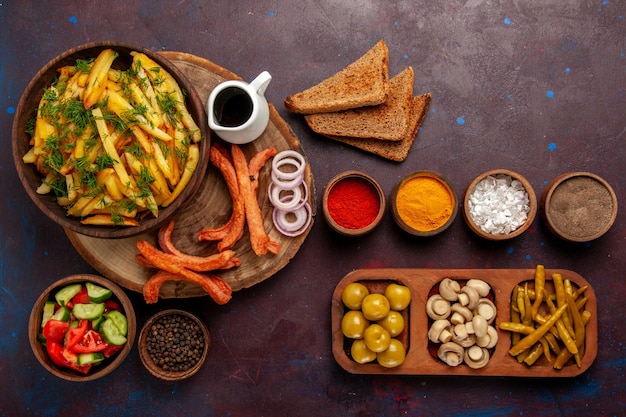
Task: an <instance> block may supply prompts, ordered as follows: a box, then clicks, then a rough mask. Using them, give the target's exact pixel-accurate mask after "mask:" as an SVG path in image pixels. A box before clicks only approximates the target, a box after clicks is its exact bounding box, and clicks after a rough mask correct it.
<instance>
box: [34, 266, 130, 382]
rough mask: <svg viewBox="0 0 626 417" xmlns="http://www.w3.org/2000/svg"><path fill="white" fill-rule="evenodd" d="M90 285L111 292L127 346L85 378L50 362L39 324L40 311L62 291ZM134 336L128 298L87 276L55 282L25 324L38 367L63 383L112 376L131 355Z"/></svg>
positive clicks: (108, 283)
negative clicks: (123, 324) (122, 317)
mask: <svg viewBox="0 0 626 417" xmlns="http://www.w3.org/2000/svg"><path fill="white" fill-rule="evenodd" d="M85 282H92V283H94V284H96V285H99V286H101V287H105V288H108V289H109V290H111V291H112V292H113V296H112V297H111V300H113V301H116V302H118V303H119V304H120V305H121V307H122V310H123V311H122V312H123V313H124V315H125V316H126V320H127V321H128V334H127V335H126V339H127V342H126V344H125V345H124V347H123V348H122V350H120V351H119V352H117V353H115V354H113V356H111V357H110V358H108V359H105V361H104V362H102V363H100V364H99V365H94V366H93V367H92V369H91V370H90V372H89V373H88V374H87V375H84V374H81V373H79V372H76V371H74V370H72V369H66V368H63V367H60V366H58V365H56V364H55V363H54V362H52V359H50V356H49V355H48V352H47V350H46V347H45V346H44V345H43V344H42V343H41V342H40V341H39V338H38V337H39V334H40V333H41V332H42V327H41V321H42V318H43V310H44V305H45V303H46V301H54V295H55V294H56V292H57V291H59V290H60V289H61V288H63V287H65V286H67V285H70V284H77V283H85ZM136 332H137V324H136V319H135V310H134V309H133V305H132V304H131V302H130V300H129V299H128V296H127V295H126V294H125V293H124V291H123V290H122V289H121V288H120V287H118V286H117V285H115V284H114V283H112V282H111V281H109V280H108V279H106V278H103V277H100V276H97V275H90V274H77V275H71V276H68V277H65V278H62V279H60V280H58V281H57V282H55V283H53V284H52V285H50V286H49V287H48V288H46V289H45V290H44V291H43V292H42V293H41V295H40V296H39V298H38V299H37V301H35V305H34V306H33V309H32V310H31V313H30V319H29V321H28V339H29V340H30V347H31V348H32V350H33V353H34V354H35V357H36V358H37V360H38V361H39V363H41V365H42V366H43V367H44V368H46V369H47V370H48V371H50V373H51V374H53V375H55V376H58V377H59V378H62V379H66V380H68V381H74V382H86V381H93V380H94V379H98V378H102V377H103V376H105V375H108V374H109V373H111V372H113V371H114V370H115V369H116V368H117V367H118V366H120V365H121V364H122V362H124V359H126V356H128V353H129V352H130V350H131V348H132V346H133V343H134V341H135V334H136Z"/></svg>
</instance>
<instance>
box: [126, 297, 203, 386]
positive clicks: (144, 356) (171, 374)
mask: <svg viewBox="0 0 626 417" xmlns="http://www.w3.org/2000/svg"><path fill="white" fill-rule="evenodd" d="M173 316H182V318H183V319H184V320H186V321H187V320H189V321H191V322H192V323H194V324H195V325H197V328H198V331H199V333H200V334H201V337H202V339H203V340H204V348H203V350H202V351H201V352H200V353H199V356H198V360H197V362H195V364H194V365H193V366H191V367H190V368H188V369H185V370H180V371H173V370H166V369H164V368H163V367H162V366H160V365H159V364H157V363H156V362H155V360H154V359H153V357H152V356H151V355H150V353H149V347H148V343H149V341H148V337H149V335H150V333H151V331H152V330H153V326H154V325H155V323H157V322H158V321H159V320H161V319H167V318H171V317H173ZM187 334H188V332H187ZM138 343H139V357H140V358H141V362H142V363H143V364H144V366H145V367H146V369H147V370H148V372H150V373H151V374H152V375H153V376H155V377H157V378H159V379H163V380H165V381H178V380H182V379H186V378H189V377H190V376H192V375H194V374H195V373H196V372H198V371H199V370H200V368H201V367H202V365H203V364H204V361H205V360H206V357H207V355H208V353H209V350H210V349H211V336H210V334H209V330H208V329H207V327H206V325H205V324H204V322H203V321H202V320H200V318H198V317H197V316H195V315H193V314H191V313H189V312H187V311H184V310H177V309H170V310H164V311H161V312H159V313H157V314H155V315H154V316H152V317H150V318H149V319H148V321H147V322H146V324H144V326H143V328H142V329H141V333H140V334H139V342H138ZM168 354H169V352H168Z"/></svg>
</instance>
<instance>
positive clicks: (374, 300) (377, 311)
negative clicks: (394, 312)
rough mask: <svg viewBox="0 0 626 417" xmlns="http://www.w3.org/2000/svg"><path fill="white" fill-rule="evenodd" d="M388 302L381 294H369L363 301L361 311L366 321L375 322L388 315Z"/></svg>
mask: <svg viewBox="0 0 626 417" xmlns="http://www.w3.org/2000/svg"><path fill="white" fill-rule="evenodd" d="M389 308H390V307H389V300H388V299H387V297H385V296H384V295H382V294H369V295H368V296H366V297H365V298H364V299H363V303H362V305H361V310H362V311H363V315H364V316H365V318H366V319H368V320H371V321H377V320H380V319H382V318H383V317H385V316H386V315H387V314H389Z"/></svg>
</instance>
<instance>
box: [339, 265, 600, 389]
mask: <svg viewBox="0 0 626 417" xmlns="http://www.w3.org/2000/svg"><path fill="white" fill-rule="evenodd" d="M534 273H535V270H534V269H360V270H356V271H353V272H351V273H349V274H347V275H346V276H345V277H343V278H342V279H341V281H340V282H339V283H338V284H337V287H336V288H335V291H334V293H333V298H332V306H331V323H332V349H333V355H334V356H335V359H336V361H337V362H338V363H339V365H341V367H342V368H344V369H345V370H346V371H348V372H351V373H354V374H406V375H469V376H518V377H572V376H576V375H579V374H581V373H583V372H584V371H585V370H587V369H588V368H589V367H590V366H591V364H592V363H593V361H594V360H595V358H596V355H597V351H598V321H597V307H596V296H595V293H594V291H593V288H591V286H590V285H589V283H588V282H587V281H586V280H585V279H584V278H583V277H581V276H580V275H578V274H577V273H575V272H572V271H568V270H556V269H554V270H548V269H546V288H548V287H549V286H551V285H552V279H551V276H552V273H560V274H562V276H563V279H569V280H570V281H571V282H572V284H573V285H575V286H578V287H580V286H584V285H589V288H588V289H587V291H586V293H585V294H586V295H588V296H589V300H588V302H587V304H586V309H587V310H589V311H590V312H591V320H590V321H589V323H587V326H586V339H585V340H586V342H585V346H584V351H583V353H582V364H581V367H580V368H579V367H578V366H576V364H569V363H568V364H567V365H566V366H564V367H563V368H562V369H561V370H555V369H553V368H552V366H551V364H549V363H548V362H547V360H545V358H542V359H541V360H540V362H539V361H538V362H537V363H535V364H534V365H533V366H532V367H529V366H527V365H526V364H523V363H522V364H520V363H518V362H517V360H516V359H515V358H513V357H511V356H510V355H509V353H508V350H509V348H510V347H511V336H510V333H509V332H507V331H503V330H500V329H497V330H498V343H497V345H496V347H495V348H494V350H493V353H492V356H491V359H490V361H489V364H487V366H485V367H484V368H481V369H471V368H470V367H468V366H466V365H459V366H457V367H451V366H448V365H447V364H445V363H443V362H442V361H440V360H439V359H438V358H436V357H434V356H433V355H432V354H431V352H430V351H429V348H428V345H429V343H428V327H429V322H428V320H429V318H428V316H427V315H426V301H427V300H428V297H429V294H430V292H431V289H432V288H433V286H434V285H436V284H437V283H439V281H441V280H442V279H443V278H446V277H448V278H452V279H456V280H459V281H462V280H467V279H470V278H478V279H482V280H484V281H485V282H487V283H488V284H489V285H491V288H492V291H493V294H494V303H495V304H496V308H497V315H496V322H495V323H496V326H495V327H496V328H497V327H498V326H497V324H498V323H500V322H502V321H509V320H510V299H511V293H512V291H513V288H514V287H515V285H516V284H518V283H524V282H526V281H528V283H529V286H532V285H534ZM381 279H382V280H391V281H396V282H399V283H402V284H404V285H406V286H408V287H409V288H410V290H411V295H412V301H411V305H410V306H409V322H408V325H407V326H408V329H409V335H408V350H407V356H406V359H405V361H404V363H403V364H402V365H400V366H398V367H397V368H391V369H387V368H384V367H382V366H380V365H378V364H376V363H368V364H363V365H361V364H358V363H356V362H354V361H353V360H352V359H350V357H349V356H348V355H347V353H346V349H345V347H344V336H343V334H342V332H341V317H342V316H343V314H344V311H345V310H344V305H343V303H342V301H341V292H342V291H343V289H344V288H345V287H346V285H348V284H349V283H351V282H355V281H360V282H363V283H364V284H367V283H368V282H375V281H380V280H381Z"/></svg>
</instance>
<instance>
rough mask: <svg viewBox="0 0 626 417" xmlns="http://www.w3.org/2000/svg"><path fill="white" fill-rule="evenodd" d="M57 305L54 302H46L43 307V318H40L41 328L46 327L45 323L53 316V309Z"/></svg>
mask: <svg viewBox="0 0 626 417" xmlns="http://www.w3.org/2000/svg"><path fill="white" fill-rule="evenodd" d="M56 305H57V303H56V302H54V301H46V304H44V306H43V316H42V318H41V327H43V326H45V325H46V322H47V321H48V320H50V318H52V316H53V315H54V307H55V306H56Z"/></svg>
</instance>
